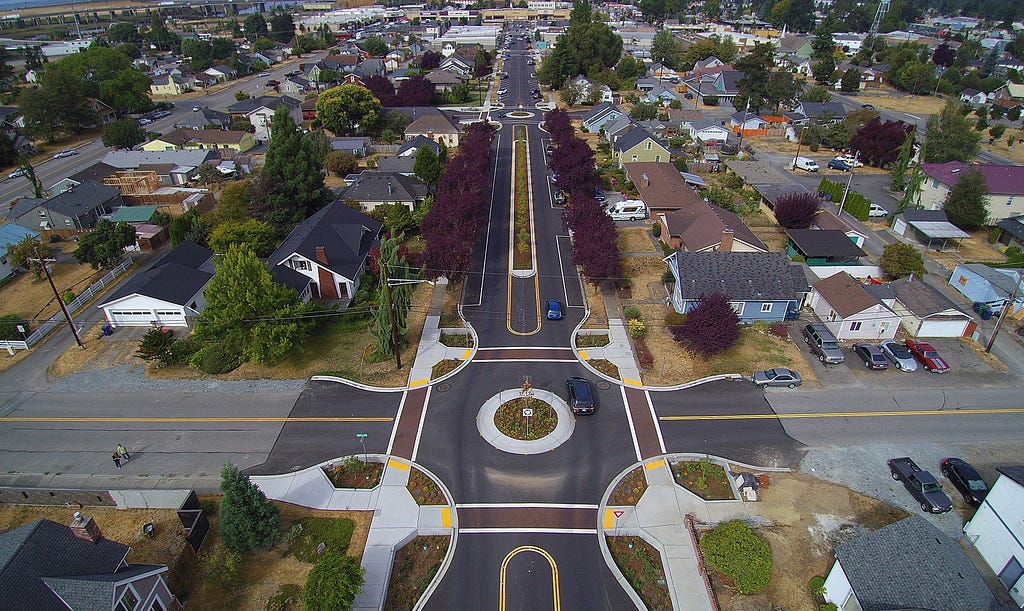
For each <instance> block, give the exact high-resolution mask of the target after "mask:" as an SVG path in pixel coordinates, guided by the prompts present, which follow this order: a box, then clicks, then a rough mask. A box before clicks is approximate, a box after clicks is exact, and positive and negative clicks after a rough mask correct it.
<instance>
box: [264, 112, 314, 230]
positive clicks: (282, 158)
mask: <svg viewBox="0 0 1024 611" xmlns="http://www.w3.org/2000/svg"><path fill="white" fill-rule="evenodd" d="M270 135H271V138H270V146H269V147H268V149H267V157H266V163H264V165H263V171H262V174H263V177H264V178H265V179H266V181H267V184H269V185H272V187H271V193H270V195H269V197H267V209H265V210H262V211H258V212H259V213H258V214H257V215H256V216H257V218H260V219H262V220H264V221H266V222H268V223H270V224H271V225H273V226H274V227H277V228H278V230H279V231H281V232H282V234H283V233H287V232H288V231H290V230H291V228H292V227H294V226H295V224H296V223H298V222H299V221H301V220H302V219H304V218H306V217H308V216H309V215H311V214H313V213H314V212H316V211H317V210H319V209H320V208H322V207H323V206H324V204H326V203H327V202H329V201H330V200H331V192H330V190H328V189H327V187H326V186H324V155H323V154H322V153H321V151H320V150H319V147H317V146H316V143H315V138H314V136H315V134H314V132H310V133H308V134H303V133H302V130H300V129H299V127H298V126H297V125H296V124H295V121H294V120H292V116H291V114H290V113H289V112H288V108H287V107H285V106H281V107H279V108H278V109H277V111H276V112H275V113H274V124H273V126H272V127H271V134H270Z"/></svg>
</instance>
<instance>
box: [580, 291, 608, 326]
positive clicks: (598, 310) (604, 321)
mask: <svg viewBox="0 0 1024 611" xmlns="http://www.w3.org/2000/svg"><path fill="white" fill-rule="evenodd" d="M583 290H584V291H585V292H586V295H587V304H588V305H589V306H590V317H589V318H587V321H586V322H585V323H583V328H584V329H607V328H608V310H607V309H606V308H605V307H604V297H603V296H602V294H601V287H599V286H594V285H593V284H592V283H590V282H586V281H584V282H583Z"/></svg>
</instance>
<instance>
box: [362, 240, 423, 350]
mask: <svg viewBox="0 0 1024 611" xmlns="http://www.w3.org/2000/svg"><path fill="white" fill-rule="evenodd" d="M403 238H404V236H403V235H401V234H399V235H397V236H392V237H389V238H384V239H383V240H381V242H380V260H379V261H380V266H381V267H382V268H383V267H385V266H386V267H387V270H388V273H387V277H388V278H389V279H390V280H391V281H392V284H394V281H395V280H407V279H411V278H415V277H416V275H417V274H416V272H415V270H413V269H412V268H410V266H409V263H408V262H407V261H406V260H405V257H404V256H403V255H402V254H401V253H399V251H398V245H399V244H400V243H401V241H402V239H403ZM384 277H385V275H384V274H383V273H381V277H380V283H379V285H378V287H377V308H376V310H375V311H374V316H373V320H372V321H371V323H370V334H371V335H373V337H374V338H375V339H376V340H377V354H378V355H381V356H385V355H387V356H390V355H393V354H395V350H400V349H401V348H400V346H396V345H395V341H394V336H393V334H392V326H391V307H393V308H394V311H395V326H394V328H395V329H396V330H397V331H396V333H397V335H398V342H399V344H404V343H405V334H406V319H407V318H408V316H409V303H410V298H411V296H412V289H413V284H412V283H409V284H398V285H397V286H392V288H391V303H392V304H394V305H393V306H391V307H389V302H388V289H387V286H386V285H385V284H384Z"/></svg>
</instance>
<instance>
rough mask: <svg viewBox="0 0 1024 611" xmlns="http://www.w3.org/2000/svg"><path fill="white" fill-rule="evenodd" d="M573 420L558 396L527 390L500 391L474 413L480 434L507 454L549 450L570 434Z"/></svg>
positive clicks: (566, 439)
mask: <svg viewBox="0 0 1024 611" xmlns="http://www.w3.org/2000/svg"><path fill="white" fill-rule="evenodd" d="M575 426H576V419H575V417H574V416H573V414H572V411H571V410H570V409H569V406H568V405H567V404H566V403H565V401H563V400H562V399H561V398H560V397H559V396H558V395H556V394H554V393H552V392H549V391H546V390H539V389H530V391H529V393H528V394H527V396H524V393H523V390H522V389H509V390H503V391H500V392H499V393H498V394H496V395H493V396H492V397H491V398H489V399H487V401H485V402H484V404H483V406H482V407H481V408H480V411H479V412H477V416H476V428H477V431H478V432H479V433H480V436H481V437H483V438H484V440H485V441H486V442H487V443H489V444H490V445H491V446H493V447H494V448H497V449H498V450H501V451H502V452H508V453H509V454H541V453H543V452H550V451H551V450H554V449H555V448H557V447H558V446H560V445H562V444H563V443H565V442H566V441H568V439H569V438H570V437H572V432H573V429H574V428H575Z"/></svg>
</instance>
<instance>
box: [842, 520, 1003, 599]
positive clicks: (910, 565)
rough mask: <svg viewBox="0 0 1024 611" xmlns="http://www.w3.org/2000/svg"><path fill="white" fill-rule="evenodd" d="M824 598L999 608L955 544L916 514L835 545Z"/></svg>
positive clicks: (979, 575) (969, 562)
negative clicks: (833, 559) (834, 558)
mask: <svg viewBox="0 0 1024 611" xmlns="http://www.w3.org/2000/svg"><path fill="white" fill-rule="evenodd" d="M835 555H836V562H835V564H833V565H832V570H831V571H829V574H828V577H827V578H826V579H825V600H826V601H827V602H830V603H833V604H835V605H836V606H837V607H838V608H840V609H862V610H863V611H890V610H893V609H935V610H940V609H941V610H942V611H988V610H989V609H998V608H1000V607H999V605H998V603H997V602H996V600H995V597H993V596H992V592H991V591H990V590H989V588H988V586H987V585H985V581H984V579H982V577H981V574H979V573H978V569H976V568H975V567H974V564H973V563H972V562H971V559H970V558H968V557H967V554H966V553H964V551H963V549H961V547H960V545H959V544H958V543H957V542H956V541H954V540H953V539H951V538H950V537H949V536H947V535H946V534H945V533H943V532H942V531H940V530H939V529H938V528H936V527H935V526H933V525H932V523H931V522H929V521H928V520H926V519H925V518H923V517H921V516H911V517H909V518H906V519H905V520H901V521H899V522H896V523H895V524H890V525H889V526H885V527H883V528H880V529H878V530H876V531H874V532H872V533H869V534H866V535H863V536H860V537H857V538H856V539H853V540H851V541H847V542H845V543H840V544H839V545H836V547H835Z"/></svg>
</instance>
